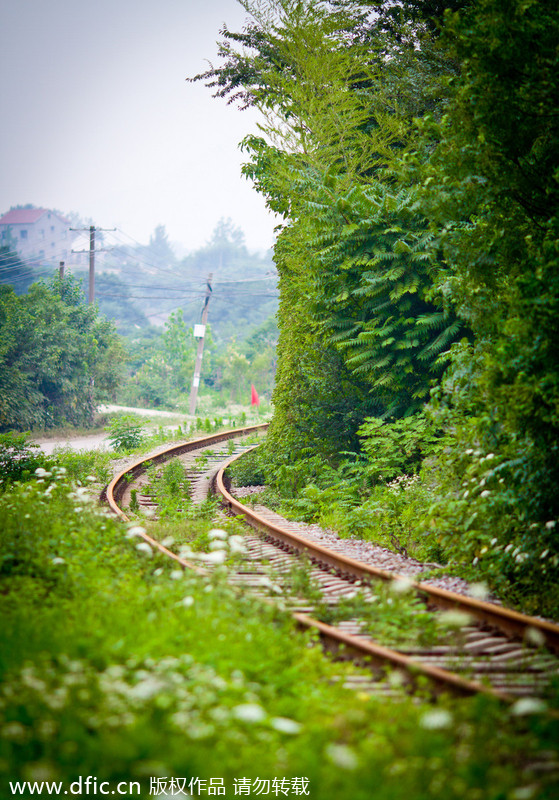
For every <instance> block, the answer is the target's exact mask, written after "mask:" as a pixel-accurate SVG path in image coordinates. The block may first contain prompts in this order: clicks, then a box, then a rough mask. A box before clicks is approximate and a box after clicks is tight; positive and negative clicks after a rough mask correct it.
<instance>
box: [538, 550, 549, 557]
mask: <svg viewBox="0 0 559 800" xmlns="http://www.w3.org/2000/svg"><path fill="white" fill-rule="evenodd" d="M548 554H549V550H544V551H543V553H542V554H541V556H540V558H546V557H547V556H548Z"/></svg>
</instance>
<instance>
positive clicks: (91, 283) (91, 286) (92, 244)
mask: <svg viewBox="0 0 559 800" xmlns="http://www.w3.org/2000/svg"><path fill="white" fill-rule="evenodd" d="M87 296H88V302H89V303H90V304H91V303H94V302H95V226H94V225H90V226H89V293H88V295H87Z"/></svg>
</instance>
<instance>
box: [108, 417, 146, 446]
mask: <svg viewBox="0 0 559 800" xmlns="http://www.w3.org/2000/svg"><path fill="white" fill-rule="evenodd" d="M107 430H108V431H109V436H108V439H109V442H110V443H111V444H112V446H113V447H114V448H115V449H116V450H133V449H134V448H135V447H139V445H140V444H141V443H142V441H143V439H144V436H145V430H144V427H143V425H142V424H141V423H140V422H139V421H138V419H137V418H136V417H135V416H133V415H132V414H125V415H124V416H122V417H115V418H114V419H112V420H111V422H110V424H109V427H108V429H107Z"/></svg>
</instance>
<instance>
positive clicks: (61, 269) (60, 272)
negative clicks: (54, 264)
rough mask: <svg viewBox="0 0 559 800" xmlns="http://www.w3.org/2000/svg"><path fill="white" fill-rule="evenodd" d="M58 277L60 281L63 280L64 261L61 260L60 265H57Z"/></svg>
mask: <svg viewBox="0 0 559 800" xmlns="http://www.w3.org/2000/svg"><path fill="white" fill-rule="evenodd" d="M58 277H59V278H60V280H61V281H63V280H64V261H61V262H60V266H59V267H58Z"/></svg>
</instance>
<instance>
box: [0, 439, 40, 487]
mask: <svg viewBox="0 0 559 800" xmlns="http://www.w3.org/2000/svg"><path fill="white" fill-rule="evenodd" d="M29 436H30V434H29V433H0V489H5V488H6V486H8V485H9V484H10V483H13V482H14V481H22V480H23V481H25V480H28V479H29V477H30V476H31V475H33V473H34V472H35V470H36V469H38V468H39V467H42V468H43V469H48V468H49V467H50V465H51V463H52V461H51V459H49V458H47V457H46V456H45V455H44V453H42V452H41V449H40V448H39V445H36V444H33V442H31V441H29Z"/></svg>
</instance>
